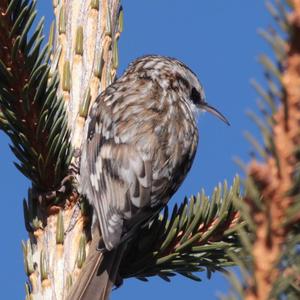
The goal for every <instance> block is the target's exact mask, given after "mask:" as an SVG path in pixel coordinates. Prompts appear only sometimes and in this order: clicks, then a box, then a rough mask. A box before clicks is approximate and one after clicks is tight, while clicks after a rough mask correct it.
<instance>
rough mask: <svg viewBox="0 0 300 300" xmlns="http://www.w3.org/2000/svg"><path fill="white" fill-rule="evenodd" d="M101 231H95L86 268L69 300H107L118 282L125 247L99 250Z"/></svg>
mask: <svg viewBox="0 0 300 300" xmlns="http://www.w3.org/2000/svg"><path fill="white" fill-rule="evenodd" d="M99 239H100V237H99V230H98V229H96V230H94V234H93V241H92V243H91V245H90V250H89V254H88V256H87V259H86V261H85V263H84V266H83V268H82V270H81V272H80V274H79V277H78V278H77V280H76V282H75V283H74V285H73V287H72V288H71V290H70V293H69V294H68V296H67V300H107V299H109V295H110V292H111V289H112V287H113V285H114V283H115V281H116V278H117V275H118V270H119V265H120V263H121V258H122V254H123V249H124V246H123V245H120V246H119V247H118V248H117V249H114V250H112V251H109V252H101V251H99V250H97V247H98V242H99Z"/></svg>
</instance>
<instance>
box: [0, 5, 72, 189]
mask: <svg viewBox="0 0 300 300" xmlns="http://www.w3.org/2000/svg"><path fill="white" fill-rule="evenodd" d="M36 14H37V11H36V1H20V0H11V1H4V0H2V1H1V2H0V27H1V29H0V44H1V48H0V79H1V85H0V109H1V115H0V124H1V129H2V130H4V131H5V132H6V133H7V135H8V136H9V137H10V138H11V141H12V146H11V149H12V151H13V152H14V154H15V156H16V157H17V158H18V160H19V163H16V164H15V165H16V167H17V168H18V169H19V170H20V171H21V172H22V173H23V174H24V175H25V176H27V177H28V178H29V179H30V180H31V181H32V183H33V185H34V186H35V187H36V188H37V189H38V190H40V191H49V190H53V189H54V188H55V187H58V186H59V184H60V182H61V180H62V178H63V177H64V176H65V175H66V173H67V168H68V165H69V162H70V159H71V154H72V153H71V148H70V144H69V131H68V129H67V120H66V113H65V107H64V102H63V101H62V99H61V98H59V97H58V96H57V94H56V93H57V88H58V84H59V80H58V76H57V72H55V70H54V72H53V74H50V66H49V58H50V54H51V47H50V46H49V44H46V45H45V46H44V47H43V48H42V44H43V41H44V36H43V27H44V20H43V19H41V20H40V21H39V22H38V24H37V25H36V27H35V29H34V31H33V34H32V35H31V36H28V32H29V30H30V29H31V27H32V24H33V22H34V20H35V17H36Z"/></svg>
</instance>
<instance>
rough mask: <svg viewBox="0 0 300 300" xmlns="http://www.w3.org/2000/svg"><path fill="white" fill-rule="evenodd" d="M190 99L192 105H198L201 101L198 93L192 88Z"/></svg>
mask: <svg viewBox="0 0 300 300" xmlns="http://www.w3.org/2000/svg"><path fill="white" fill-rule="evenodd" d="M190 98H191V100H192V101H193V103H194V104H200V103H201V101H202V99H201V95H200V93H199V92H198V91H197V90H196V89H195V88H194V87H193V88H192V91H191V95H190Z"/></svg>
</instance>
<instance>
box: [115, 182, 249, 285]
mask: <svg viewBox="0 0 300 300" xmlns="http://www.w3.org/2000/svg"><path fill="white" fill-rule="evenodd" d="M240 201H242V198H241V195H240V192H239V179H238V178H236V179H235V180H234V183H233V186H232V187H231V188H230V189H228V187H227V183H226V182H225V183H224V185H223V187H222V186H221V185H219V186H218V187H217V188H215V191H214V193H213V195H212V197H211V199H209V198H208V197H207V196H206V195H205V193H204V191H202V193H201V194H198V195H197V196H196V197H191V198H190V200H189V201H188V200H187V199H185V200H184V202H183V203H182V204H181V205H180V206H179V207H177V205H175V207H174V209H173V211H172V214H171V216H170V218H169V210H168V207H166V208H165V209H164V212H163V215H160V216H158V217H156V218H155V219H154V220H153V222H152V223H151V225H149V227H146V228H144V229H143V230H142V231H141V232H140V233H139V234H138V236H137V237H136V238H135V240H134V241H133V242H132V243H131V245H130V246H129V248H128V251H127V254H125V257H124V259H123V262H122V264H121V268H120V275H121V276H122V277H123V278H129V277H136V278H138V279H140V280H143V281H145V280H147V278H146V277H150V276H155V275H158V276H160V277H161V278H162V279H164V280H167V281H169V280H170V277H172V276H174V275H175V273H178V274H181V275H183V276H186V277H188V278H190V279H193V280H200V278H199V277H198V276H197V275H196V274H195V273H196V272H199V271H204V270H206V272H207V277H208V278H210V277H211V274H212V273H213V272H215V271H221V272H225V268H226V267H228V266H232V265H233V264H234V263H233V261H232V259H231V256H230V254H229V253H235V255H238V253H239V243H238V238H237V235H238V232H239V230H242V228H243V224H242V223H241V220H240V218H239V213H238V211H237V209H236V208H235V207H234V204H233V203H234V202H240Z"/></svg>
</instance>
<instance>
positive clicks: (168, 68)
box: [124, 55, 229, 125]
mask: <svg viewBox="0 0 300 300" xmlns="http://www.w3.org/2000/svg"><path fill="white" fill-rule="evenodd" d="M131 74H135V76H136V77H138V78H139V79H144V80H152V81H154V82H156V83H158V84H159V85H160V86H161V88H162V89H164V90H165V91H166V92H168V91H172V92H174V93H176V95H177V96H178V94H180V96H181V97H182V98H183V99H184V100H185V101H186V102H187V103H188V105H189V107H190V108H191V110H192V111H193V112H199V111H207V112H210V113H212V114H213V115H215V116H216V117H218V118H219V119H221V120H222V121H223V122H225V123H226V124H227V125H229V122H228V120H227V119H226V117H225V116H224V115H223V114H222V113H220V112H219V111H218V110H217V109H216V108H214V107H213V106H211V105H209V104H208V103H207V102H206V97H205V93H204V90H203V87H202V84H201V83H200V81H199V80H198V78H197V76H196V74H195V73H194V72H193V71H192V70H191V69H190V68H189V67H188V66H186V65H185V64H184V63H182V62H181V61H179V60H177V59H175V58H171V57H166V56H160V55H146V56H143V57H140V58H138V59H136V60H135V61H134V62H132V63H131V64H130V65H129V67H128V69H127V70H126V72H125V73H124V78H125V79H126V77H127V76H128V75H131Z"/></svg>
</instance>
